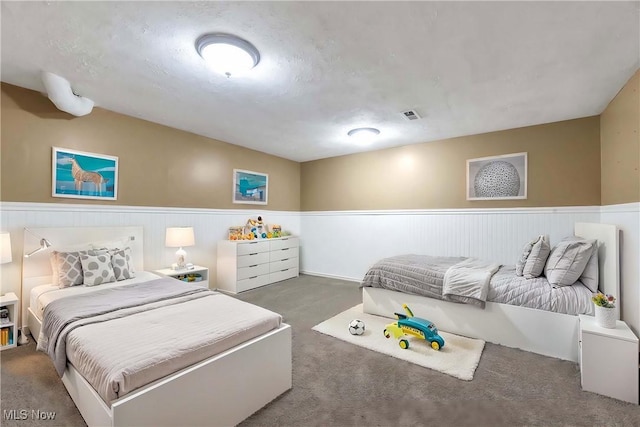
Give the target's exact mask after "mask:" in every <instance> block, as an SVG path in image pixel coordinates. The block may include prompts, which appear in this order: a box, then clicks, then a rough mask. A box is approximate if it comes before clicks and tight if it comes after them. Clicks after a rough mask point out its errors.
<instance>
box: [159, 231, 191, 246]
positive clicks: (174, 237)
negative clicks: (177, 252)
mask: <svg viewBox="0 0 640 427" xmlns="http://www.w3.org/2000/svg"><path fill="white" fill-rule="evenodd" d="M195 244H196V239H195V236H194V235H193V227H169V228H167V234H166V238H165V245H166V246H167V247H169V248H181V247H184V246H193V245H195Z"/></svg>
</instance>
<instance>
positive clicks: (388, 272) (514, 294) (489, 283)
mask: <svg viewBox="0 0 640 427" xmlns="http://www.w3.org/2000/svg"><path fill="white" fill-rule="evenodd" d="M476 265H477V267H478V268H477V269H476ZM469 266H471V268H469ZM464 270H468V271H471V272H472V274H470V275H469V276H471V277H470V279H469V280H459V281H458V280H454V281H453V284H452V283H451V282H449V281H448V280H446V279H448V278H449V277H450V276H455V277H464V275H465V274H466V273H465V271H464ZM459 271H460V273H459V274H458V272H459ZM452 272H453V274H452ZM475 279H479V280H475ZM458 282H460V283H463V282H464V283H463V284H462V286H459V285H458ZM361 286H365V287H366V286H369V287H374V288H383V289H389V290H393V291H398V292H404V293H409V294H415V295H421V296H425V297H429V298H435V299H440V300H446V301H453V302H459V303H467V304H474V305H477V306H481V307H482V306H484V304H485V303H486V302H487V301H489V302H495V303H502V304H510V305H517V306H522V307H529V308H534V309H539V310H546V311H553V312H557V313H565V314H571V315H578V314H590V313H591V311H592V310H593V304H592V303H591V296H592V294H591V291H590V290H589V289H588V288H587V287H585V286H584V285H583V284H582V283H581V282H580V281H577V282H575V283H574V284H573V285H571V286H562V287H554V286H552V285H550V284H549V282H548V281H547V279H546V278H545V277H537V278H534V279H527V278H524V277H522V276H516V274H515V266H506V265H502V266H501V265H498V264H493V263H489V262H481V261H478V260H475V259H472V258H466V257H437V256H428V255H400V256H394V257H390V258H385V259H382V260H380V261H379V262H377V263H375V264H374V265H373V266H372V267H371V268H370V269H369V271H367V273H366V274H365V276H364V279H363V281H362V284H361Z"/></svg>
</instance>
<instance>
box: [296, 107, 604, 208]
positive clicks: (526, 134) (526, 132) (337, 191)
mask: <svg viewBox="0 0 640 427" xmlns="http://www.w3.org/2000/svg"><path fill="white" fill-rule="evenodd" d="M518 152H527V153H528V176H529V179H528V198H527V199H526V200H504V201H498V200H496V201H467V200H466V184H465V181H466V160H467V159H473V158H478V157H486V156H494V155H501V154H509V153H518ZM301 182H302V183H301V189H302V194H301V207H302V210H303V211H316V210H317V211H324V210H358V209H439V208H440V209H446V208H486V207H495V208H503V207H517V206H523V207H524V206H591V205H600V123H599V118H598V117H588V118H584V119H577V120H570V121H564V122H558V123H552V124H546V125H540V126H531V127H525V128H519V129H510V130H506V131H500V132H492V133H487V134H482V135H473V136H467V137H460V138H453V139H447V140H441V141H435V142H429V143H423V144H417V145H410V146H404V147H399V148H391V149H385V150H379V151H374V152H368V153H361V154H354V155H348V156H341V157H335V158H329V159H322V160H316V161H312V162H306V163H302V168H301Z"/></svg>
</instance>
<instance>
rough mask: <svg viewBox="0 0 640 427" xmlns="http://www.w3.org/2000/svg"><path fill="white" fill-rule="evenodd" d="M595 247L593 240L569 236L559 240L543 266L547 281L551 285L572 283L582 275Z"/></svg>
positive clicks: (568, 284)
mask: <svg viewBox="0 0 640 427" xmlns="http://www.w3.org/2000/svg"><path fill="white" fill-rule="evenodd" d="M595 247H596V241H595V240H585V239H579V240H575V239H574V238H573V237H569V238H566V239H563V240H562V241H560V243H558V244H557V245H556V246H555V247H554V248H553V250H552V251H551V255H549V259H548V260H547V264H546V265H545V267H544V274H545V276H547V280H548V281H549V283H550V284H551V285H553V286H570V285H573V284H574V283H575V282H576V281H577V280H578V279H579V278H580V276H582V273H583V272H584V270H585V268H586V266H587V263H588V262H589V259H590V258H591V255H592V254H593V249H594V248H595ZM587 287H588V286H587Z"/></svg>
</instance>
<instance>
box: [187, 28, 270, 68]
mask: <svg viewBox="0 0 640 427" xmlns="http://www.w3.org/2000/svg"><path fill="white" fill-rule="evenodd" d="M196 50H197V51H198V53H199V54H200V56H202V58H203V59H204V60H205V61H206V62H207V64H208V65H209V66H210V67H211V68H212V69H213V70H214V71H215V72H217V73H220V74H224V75H225V76H227V77H231V76H232V75H237V74H241V73H243V72H246V71H249V70H250V69H252V68H253V67H255V66H256V65H258V62H260V52H258V49H256V48H255V46H254V45H252V44H251V43H249V42H248V41H246V40H244V39H241V38H240V37H236V36H234V35H231V34H222V33H218V34H205V35H204V36H202V37H200V38H199V39H198V40H197V41H196Z"/></svg>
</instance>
